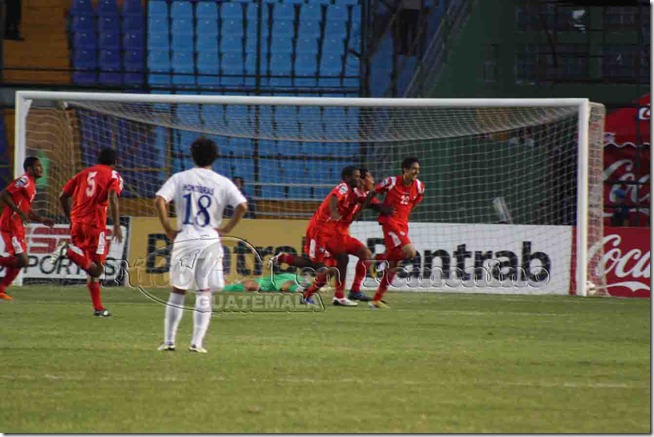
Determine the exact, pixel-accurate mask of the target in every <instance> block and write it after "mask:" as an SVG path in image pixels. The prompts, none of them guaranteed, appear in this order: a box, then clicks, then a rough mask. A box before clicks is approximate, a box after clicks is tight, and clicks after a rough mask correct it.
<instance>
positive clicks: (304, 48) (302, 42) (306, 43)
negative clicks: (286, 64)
mask: <svg viewBox="0 0 654 437" xmlns="http://www.w3.org/2000/svg"><path fill="white" fill-rule="evenodd" d="M296 52H297V53H298V54H300V53H311V54H313V55H314V56H315V55H317V54H318V38H317V37H305V38H299V39H298V40H297V47H296Z"/></svg>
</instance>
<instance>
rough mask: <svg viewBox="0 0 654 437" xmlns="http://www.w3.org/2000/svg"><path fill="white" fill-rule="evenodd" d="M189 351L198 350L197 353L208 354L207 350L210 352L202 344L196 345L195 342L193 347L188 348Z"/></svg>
mask: <svg viewBox="0 0 654 437" xmlns="http://www.w3.org/2000/svg"><path fill="white" fill-rule="evenodd" d="M188 351H189V352H197V353H200V354H206V353H207V352H209V351H208V350H206V349H205V348H203V347H202V346H196V345H194V344H192V345H191V347H189V348H188Z"/></svg>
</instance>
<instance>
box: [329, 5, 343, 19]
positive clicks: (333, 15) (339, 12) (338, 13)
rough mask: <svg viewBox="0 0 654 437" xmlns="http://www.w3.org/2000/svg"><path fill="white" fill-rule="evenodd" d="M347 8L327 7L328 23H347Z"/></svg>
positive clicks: (339, 6)
mask: <svg viewBox="0 0 654 437" xmlns="http://www.w3.org/2000/svg"><path fill="white" fill-rule="evenodd" d="M347 19H348V11H347V6H342V5H340V4H338V5H327V21H347Z"/></svg>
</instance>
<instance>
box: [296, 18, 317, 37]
mask: <svg viewBox="0 0 654 437" xmlns="http://www.w3.org/2000/svg"><path fill="white" fill-rule="evenodd" d="M319 37H320V21H316V20H307V21H302V20H300V29H299V31H298V38H319Z"/></svg>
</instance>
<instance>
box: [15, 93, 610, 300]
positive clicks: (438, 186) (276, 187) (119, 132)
mask: <svg viewBox="0 0 654 437" xmlns="http://www.w3.org/2000/svg"><path fill="white" fill-rule="evenodd" d="M603 123H604V108H603V106H601V105H598V104H595V103H591V102H590V101H589V100H588V99H583V98H557V99H389V98H379V99H378V98H341V97H279V96H232V95H185V94H174V95H163V94H121V93H90V92H49V91H18V92H17V93H16V119H15V133H16V137H15V148H14V172H15V175H19V174H22V172H23V170H22V162H23V160H24V159H25V157H26V156H28V155H30V154H34V153H37V156H46V157H48V159H49V160H50V161H51V163H50V169H49V171H48V174H47V175H46V178H47V182H46V185H47V187H48V188H47V190H46V193H42V195H41V197H39V198H37V202H35V208H36V209H37V210H39V209H40V210H42V212H44V213H45V214H50V215H52V216H55V217H56V216H57V215H58V214H59V212H58V207H57V202H56V197H54V196H55V194H56V193H57V190H60V189H61V185H62V184H63V183H64V182H65V179H66V178H67V177H69V176H70V175H72V174H73V173H74V172H76V171H79V170H80V169H81V168H82V167H84V166H86V165H89V164H90V163H92V162H93V159H94V156H93V153H95V152H97V150H98V148H99V147H101V146H102V145H103V144H111V145H114V146H117V147H118V146H120V147H123V146H124V144H123V143H125V142H129V143H130V144H131V146H130V147H131V148H130V149H129V150H128V151H126V152H125V153H126V154H128V155H129V156H130V158H129V159H130V166H129V168H121V166H120V165H121V161H120V156H119V167H118V170H119V171H121V172H122V173H124V178H125V179H126V184H127V187H128V192H129V193H131V194H130V195H131V196H132V197H131V198H130V205H137V206H134V208H133V209H132V210H130V209H129V208H127V209H124V214H126V215H135V214H137V213H138V212H139V211H143V209H142V208H139V206H138V200H139V199H148V198H151V197H152V196H153V195H154V192H155V191H156V189H157V188H158V186H157V181H160V180H162V178H165V177H167V176H169V175H170V174H171V173H172V172H175V171H179V170H180V169H184V168H185V166H187V165H188V162H189V161H188V156H187V155H185V153H187V148H188V142H189V139H191V138H193V137H194V136H198V135H206V136H209V137H212V138H215V139H216V140H217V143H218V145H219V147H222V146H223V145H224V148H221V157H223V158H224V159H223V160H220V159H219V161H221V162H220V163H218V164H217V165H218V167H216V169H217V170H218V171H219V172H221V173H227V174H226V176H228V177H229V176H231V177H233V176H235V175H241V174H247V175H248V177H246V178H245V179H246V182H247V185H248V187H251V189H252V192H253V194H254V196H253V197H254V198H255V199H256V200H257V202H258V205H260V210H261V212H260V213H259V214H260V217H267V218H290V219H306V218H308V217H309V216H310V214H311V212H312V211H313V210H314V209H315V206H316V205H317V204H318V203H319V201H320V200H322V197H324V193H326V192H328V191H329V187H330V186H333V185H334V184H335V182H337V179H338V174H337V169H338V168H340V167H341V166H343V165H346V164H355V165H358V166H360V167H366V168H370V169H372V170H373V171H374V173H375V177H376V178H377V179H378V180H379V179H380V178H381V177H384V176H390V175H393V174H396V173H399V170H398V167H399V162H400V161H401V158H402V156H406V155H416V156H417V157H418V158H419V159H421V161H423V159H424V161H423V162H422V163H421V165H422V169H421V180H423V181H424V182H425V185H426V187H427V194H428V195H429V196H431V197H426V201H425V202H424V203H423V205H420V206H419V207H418V208H417V210H416V213H415V214H417V215H416V220H417V222H418V223H420V224H421V225H420V226H417V227H416V229H419V230H422V229H424V231H420V232H425V234H424V235H425V236H428V235H431V234H438V233H439V232H441V231H439V230H438V229H441V228H440V227H439V226H440V224H460V225H461V226H464V225H465V226H475V225H481V224H484V225H493V226H514V225H512V224H502V225H498V221H496V215H494V214H495V212H494V211H495V210H496V209H497V208H496V206H497V199H501V203H502V208H503V210H504V209H506V212H507V213H508V214H509V216H510V217H512V221H513V222H514V223H515V226H530V228H529V229H532V231H533V232H540V231H539V230H538V229H539V228H538V227H539V226H540V227H541V228H542V229H545V228H552V229H554V228H556V229H559V228H562V227H565V226H567V227H569V228H570V229H572V231H571V234H570V235H574V237H572V236H571V237H570V238H569V241H570V247H568V248H567V249H566V250H565V251H563V252H561V253H565V254H568V253H569V254H570V262H569V265H570V268H571V272H574V274H570V275H571V276H570V284H572V283H573V282H574V284H575V285H570V290H573V292H574V294H577V295H580V296H586V295H587V294H588V293H587V288H588V286H589V283H592V284H593V289H594V290H596V289H600V290H601V289H602V286H603V284H604V279H603V275H602V272H601V271H600V265H599V264H600V263H599V259H600V258H601V250H594V249H593V250H592V251H591V250H590V248H591V247H592V246H593V245H594V244H596V243H598V242H599V241H601V239H602V233H603V226H602V200H601V199H602V198H601V185H602V171H603V170H602V169H603V167H602V137H603ZM162 145H163V146H162ZM162 147H163V149H162ZM184 147H186V148H184ZM164 149H165V150H164ZM120 153H121V151H120V150H119V155H120ZM87 155H88V156H87ZM139 159H142V161H139ZM62 160H63V161H62ZM64 162H65V163H67V165H64ZM227 163H231V164H229V165H228V164H227ZM223 164H224V166H223V167H220V165H223ZM269 165H270V166H271V167H268V166H269ZM323 171H324V172H325V173H323ZM493 172H498V173H497V174H496V175H493V174H489V173H493ZM130 179H132V180H133V182H132V185H131V186H130ZM570 181H573V183H574V185H575V186H574V187H572V186H571V182H570ZM430 190H431V193H430ZM432 193H433V194H432ZM544 193H545V194H544ZM539 196H542V197H543V199H545V200H541V201H538V199H537V198H538V197H539ZM427 199H428V200H427ZM494 203H495V206H494ZM507 205H508V206H507ZM500 222H501V221H500ZM365 223H366V226H369V227H370V229H372V228H373V227H374V226H375V222H374V217H372V215H370V216H366V221H365ZM412 223H413V221H412ZM423 223H424V224H423ZM360 228H361V226H359V227H358V228H356V230H355V231H353V232H354V234H355V236H356V232H358V229H360ZM411 229H413V228H411ZM442 229H448V228H447V227H443V228H442ZM466 229H468V228H466ZM470 229H472V228H470ZM488 229H494V228H488ZM504 229H508V228H504ZM371 232H372V231H371ZM374 232H376V231H374ZM412 232H413V231H412ZM457 232H458V231H457ZM462 232H468V231H467V230H464V231H462ZM470 232H478V234H475V237H474V239H475V241H478V240H480V239H482V238H483V235H484V233H487V232H489V231H488V230H479V231H470ZM498 235H499V234H498ZM543 236H544V237H543V238H545V239H547V237H545V232H544V231H543ZM413 238H414V239H415V236H413ZM418 238H419V239H422V237H421V236H418ZM488 238H489V239H491V240H492V239H493V238H496V237H493V236H492V235H490V236H489V237H488ZM497 238H499V237H497ZM452 241H454V239H453V240H452ZM452 244H453V245H454V244H455V243H452ZM498 244H499V243H498ZM469 245H470V244H469ZM523 247H524V244H523ZM529 247H531V246H529ZM489 248H490V252H488V253H492V251H498V249H495V246H493V245H490V246H489ZM517 250H519V249H517ZM525 250H526V249H523V253H525ZM557 250H558V249H557ZM465 251H466V246H465V245H464V248H463V249H462V251H459V252H458V253H459V254H458V255H456V256H457V257H459V258H456V257H452V259H454V258H456V259H457V262H459V261H461V260H463V263H465V262H470V260H471V259H472V258H473V256H475V257H478V258H480V257H481V258H480V259H481V261H480V262H485V261H484V259H486V260H487V257H486V258H484V256H485V255H484V254H485V253H486V252H484V250H483V249H480V250H479V251H477V252H470V253H471V255H470V256H468V255H465V254H466V253H467V252H465ZM498 252H499V251H498ZM514 252H515V251H514ZM430 253H431V252H430ZM434 253H435V252H434ZM434 253H431V254H432V255H434ZM453 253H454V252H453ZM516 253H517V252H516ZM528 253H529V254H530V255H531V252H528ZM462 254H463V255H462ZM478 254H482V255H478ZM589 254H591V257H590V258H589ZM437 257H438V255H434V259H436V258H437ZM430 259H431V258H430ZM530 259H531V258H530ZM425 262H426V261H425ZM446 262H449V261H447V260H445V256H444V255H443V256H442V257H441V264H440V266H441V267H444V266H445V264H446ZM475 262H477V261H475ZM530 262H531V261H527V264H526V265H528V266H530V265H531V264H530ZM452 263H453V262H452ZM517 263H518V261H514V262H513V266H514V267H515V266H516V265H518V264H517ZM461 265H463V264H461ZM505 265H506V266H509V264H505ZM521 265H525V264H524V260H523V264H521ZM448 266H449V264H448ZM448 268H449V267H448ZM509 270H510V268H509ZM557 286H558V287H559V288H561V287H564V286H565V284H564V283H563V282H561V283H560V284H559V285H557ZM566 291H567V290H566Z"/></svg>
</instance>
